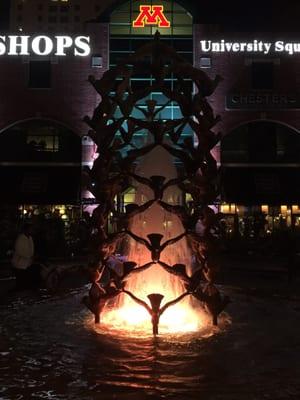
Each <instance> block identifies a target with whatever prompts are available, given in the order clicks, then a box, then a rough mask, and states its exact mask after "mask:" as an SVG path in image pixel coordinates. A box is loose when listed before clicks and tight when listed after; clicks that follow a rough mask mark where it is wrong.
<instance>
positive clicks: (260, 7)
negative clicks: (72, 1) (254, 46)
mask: <svg viewBox="0 0 300 400" xmlns="http://www.w3.org/2000/svg"><path fill="white" fill-rule="evenodd" d="M158 2H159V0H158ZM178 2H179V3H180V4H181V5H182V6H186V8H187V9H190V10H191V12H192V14H193V15H194V19H195V22H199V23H221V24H224V25H226V26H227V28H228V30H232V31H234V30H236V31H243V30H244V31H245V30H246V31H259V30H262V31H263V30H265V31H292V32H296V33H298V34H299V31H300V29H299V19H300V1H299V0H284V1H281V2H277V1H276V0H178ZM9 3H10V0H0V31H3V30H5V29H7V28H8V21H9ZM115 3H117V2H115ZM277 3H278V4H277Z"/></svg>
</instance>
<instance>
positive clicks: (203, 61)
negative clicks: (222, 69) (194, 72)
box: [200, 57, 211, 68]
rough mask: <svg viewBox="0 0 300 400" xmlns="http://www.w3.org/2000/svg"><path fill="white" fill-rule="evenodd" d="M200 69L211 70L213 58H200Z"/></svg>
mask: <svg viewBox="0 0 300 400" xmlns="http://www.w3.org/2000/svg"><path fill="white" fill-rule="evenodd" d="M200 68H211V58H210V57H201V58H200Z"/></svg>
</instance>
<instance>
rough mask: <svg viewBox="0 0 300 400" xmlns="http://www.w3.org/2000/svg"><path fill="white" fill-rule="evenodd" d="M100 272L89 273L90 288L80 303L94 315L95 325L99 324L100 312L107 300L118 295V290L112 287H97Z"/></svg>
mask: <svg viewBox="0 0 300 400" xmlns="http://www.w3.org/2000/svg"><path fill="white" fill-rule="evenodd" d="M102 272H103V268H102V270H101V271H99V270H98V269H97V270H92V271H90V280H91V282H92V286H91V288H90V290H89V295H88V296H84V297H83V298H82V301H81V302H82V303H83V304H84V305H85V306H86V307H87V308H88V309H89V310H90V311H91V312H92V313H93V314H94V316H95V324H99V323H100V316H101V312H102V311H103V309H104V306H105V304H106V302H107V300H109V299H111V298H113V297H116V296H117V295H118V294H119V293H120V290H119V289H117V288H116V287H114V286H110V285H108V286H107V287H106V288H103V287H102V286H100V285H99V283H98V282H99V281H100V279H101V276H102Z"/></svg>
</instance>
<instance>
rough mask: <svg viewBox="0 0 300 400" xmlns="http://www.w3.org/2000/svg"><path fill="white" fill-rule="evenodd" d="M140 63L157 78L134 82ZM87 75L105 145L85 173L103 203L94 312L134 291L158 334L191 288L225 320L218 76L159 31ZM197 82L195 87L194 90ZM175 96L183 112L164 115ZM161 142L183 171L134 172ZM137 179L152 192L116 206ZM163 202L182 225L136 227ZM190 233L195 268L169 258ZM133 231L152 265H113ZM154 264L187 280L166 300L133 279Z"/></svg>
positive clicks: (96, 220) (97, 213)
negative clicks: (216, 151)
mask: <svg viewBox="0 0 300 400" xmlns="http://www.w3.org/2000/svg"><path fill="white" fill-rule="evenodd" d="M141 71H143V74H149V75H150V76H152V80H151V84H150V85H149V86H145V87H143V88H137V89H135V88H133V87H132V85H131V77H133V76H134V75H136V74H138V73H140V72H141ZM171 75H172V76H173V77H174V78H175V81H176V86H174V87H173V88H170V86H169V85H167V84H166V78H167V77H168V76H171ZM89 81H90V82H91V84H92V85H93V86H94V88H95V89H96V91H97V92H98V94H99V95H100V96H101V101H100V104H99V105H98V107H97V108H96V109H95V111H94V114H93V117H92V118H89V117H85V121H86V123H87V124H88V125H89V126H90V128H91V130H90V131H89V136H90V137H91V138H92V139H93V141H94V142H95V144H96V145H97V147H98V152H99V157H98V158H97V159H96V160H95V162H94V165H93V167H92V168H91V169H90V170H89V169H87V170H85V175H86V176H85V178H86V182H87V189H88V190H89V191H90V192H91V193H92V194H93V195H94V196H95V198H96V200H97V202H98V203H99V206H97V208H96V209H95V210H94V212H93V216H92V221H93V230H92V234H91V254H92V257H91V259H90V268H91V281H92V287H91V289H90V292H89V295H88V296H86V297H85V298H84V299H83V302H84V303H85V304H86V306H87V307H88V308H89V310H90V311H91V312H92V313H93V314H94V315H95V322H96V323H99V322H100V314H101V312H102V311H103V309H104V306H105V304H106V303H107V302H108V301H109V299H111V298H117V297H118V296H119V295H120V294H121V293H123V295H124V294H126V295H127V296H129V297H130V298H132V299H133V300H134V301H135V302H137V303H138V304H139V305H141V306H142V307H144V308H145V309H146V310H147V312H148V313H149V314H150V316H151V321H152V327H153V334H154V335H156V334H158V325H159V319H160V316H161V315H162V314H163V313H164V312H165V311H166V309H167V308H169V307H171V306H173V305H174V304H176V303H178V302H179V301H181V300H182V299H183V298H184V297H186V296H188V295H191V296H192V298H194V299H197V301H200V302H201V303H203V304H204V305H205V306H206V309H207V310H208V312H209V313H210V314H211V316H212V321H213V324H214V325H217V317H218V315H219V313H220V312H221V311H222V310H223V309H224V308H225V306H226V304H227V303H228V302H229V299H228V298H227V297H226V296H225V297H223V296H222V295H221V294H220V292H219V290H218V289H217V287H216V286H215V284H214V282H215V279H216V273H217V271H218V263H217V261H216V259H215V254H216V252H217V249H218V238H217V237H216V235H215V233H214V232H215V228H216V224H217V218H216V215H215V213H214V211H213V210H212V208H210V207H209V206H208V205H209V204H213V203H214V201H215V199H216V197H217V194H218V169H217V164H216V161H215V159H214V157H213V156H212V154H211V150H212V149H213V147H214V146H215V145H216V144H217V142H218V141H219V140H220V134H219V133H218V134H216V133H214V132H213V131H212V130H211V129H212V128H213V127H214V126H215V125H216V124H217V122H218V121H219V117H215V116H214V113H213V110H212V108H211V106H210V104H209V102H208V101H207V99H206V97H207V96H210V95H211V94H212V93H213V92H214V90H215V88H216V86H217V84H218V82H219V81H220V77H219V76H217V77H216V78H215V80H211V79H210V78H209V77H208V76H207V75H206V74H205V73H204V72H203V71H202V70H200V69H197V68H195V67H193V66H192V65H191V64H189V63H187V62H186V61H185V60H184V59H183V58H182V57H181V56H180V55H178V54H177V53H176V52H175V50H174V49H173V48H171V47H170V46H168V45H166V44H164V43H163V41H161V40H160V36H159V33H156V35H155V37H154V40H153V41H152V42H150V43H147V44H145V45H144V46H142V47H141V48H140V49H139V50H137V51H136V52H135V53H134V54H132V55H131V56H130V57H129V58H127V59H126V60H124V61H122V62H120V63H119V64H118V65H117V66H116V67H114V68H111V69H110V70H108V71H107V72H105V73H104V74H103V76H102V78H101V79H99V80H97V79H95V78H94V77H93V76H90V77H89ZM191 83H192V84H193V85H194V87H195V89H196V93H194V94H193V93H192V90H191V87H192V86H191ZM153 92H160V93H162V95H163V97H164V98H165V99H166V101H165V103H164V104H159V105H158V102H157V101H156V100H153V99H152V98H151V94H152V93H153ZM145 98H146V105H147V107H146V108H143V107H141V106H140V105H139V102H140V101H141V100H142V99H145ZM172 103H175V104H177V105H178V106H179V108H180V111H181V114H182V116H181V118H179V119H175V120H165V119H163V118H161V114H162V113H163V111H164V109H165V107H167V106H168V105H170V104H172ZM133 112H134V115H136V114H137V113H140V115H141V118H136V117H134V116H133ZM186 130H189V131H190V132H191V133H193V134H194V136H195V137H196V139H197V140H196V144H194V141H193V140H192V139H191V138H188V139H183V132H184V131H186ZM138 132H146V133H147V134H148V137H149V138H150V140H148V143H146V144H145V145H144V146H141V147H137V146H136V144H135V141H134V137H135V134H136V133H138ZM158 147H160V148H161V149H163V151H165V152H166V153H167V154H169V156H170V157H173V158H175V159H177V161H178V163H179V165H180V167H179V168H178V171H177V177H176V176H175V177H173V178H172V179H168V180H167V178H166V177H165V176H163V175H152V176H150V177H144V176H141V174H140V175H138V174H137V173H136V166H137V165H138V164H139V159H140V158H141V157H144V156H146V155H148V154H149V153H150V152H152V151H154V150H155V149H157V148H158ZM153 162H158V163H159V160H155V159H154V160H153ZM162 172H163V171H162ZM137 183H138V184H140V185H144V186H146V187H148V188H149V190H148V193H149V194H150V197H151V196H152V198H148V199H147V201H144V202H142V203H140V204H135V203H132V204H129V205H127V206H126V207H125V208H124V209H117V208H118V207H117V204H116V203H115V199H116V196H118V195H120V194H121V193H124V191H125V190H127V189H128V188H130V187H131V186H132V185H134V184H137ZM171 186H177V187H178V188H179V189H180V190H181V191H182V193H183V194H186V193H188V194H190V197H191V199H192V202H191V203H190V204H188V205H187V204H185V202H184V201H183V202H182V204H175V205H174V204H169V202H166V201H165V199H164V195H165V192H166V191H167V189H168V188H170V187H171ZM151 194H152V195H151ZM155 205H156V206H159V207H160V208H161V209H162V210H164V212H167V213H169V214H171V215H174V216H176V218H179V221H180V223H181V224H182V227H183V229H184V231H183V232H182V233H179V232H177V233H178V234H177V235H175V236H173V237H170V238H168V239H167V240H164V235H162V234H161V233H157V232H154V233H153V232H151V233H150V234H148V235H146V236H147V239H146V238H145V237H142V236H140V235H137V234H136V233H134V232H133V231H132V227H131V225H130V224H131V221H132V219H133V218H134V217H135V218H136V217H137V216H138V215H139V214H142V213H144V212H146V211H147V210H148V209H149V208H151V207H153V206H155ZM110 216H112V217H113V218H114V220H115V221H116V224H115V226H116V228H117V229H116V231H115V232H113V233H108V232H107V222H108V218H109V217H110ZM199 222H200V223H201V225H202V230H200V232H199V231H198V230H197V224H198V223H199ZM183 238H184V240H186V241H187V243H188V244H189V247H190V249H191V251H192V253H193V254H194V259H195V260H196V265H194V266H193V268H191V266H190V265H189V266H188V267H189V268H187V266H186V265H185V264H184V263H178V262H177V263H175V264H174V265H169V264H168V263H167V262H165V260H162V259H161V255H162V253H164V251H165V249H166V248H168V247H169V246H171V245H173V244H174V243H178V242H179V241H181V240H182V239H183ZM132 239H133V240H134V241H136V243H138V244H139V245H142V247H143V246H144V248H145V251H146V253H147V254H149V256H150V257H149V261H148V262H146V263H142V264H144V265H137V263H136V262H135V260H132V261H131V260H129V261H126V262H123V263H121V261H119V263H121V264H122V265H121V271H116V270H114V269H113V268H111V267H109V266H108V265H109V262H110V260H111V257H113V256H114V255H115V254H116V253H117V251H119V250H120V248H123V252H125V253H126V252H127V253H128V249H127V250H126V248H125V246H126V245H127V247H128V240H131V241H132ZM147 250H148V252H147ZM154 265H158V266H160V267H161V268H162V269H163V270H164V271H166V272H167V273H168V274H170V275H171V276H173V277H174V278H176V279H177V280H178V281H179V283H180V285H181V286H182V288H183V289H184V290H185V291H184V292H183V293H181V294H180V295H179V296H177V297H175V296H174V299H171V300H170V301H168V302H166V303H165V305H164V306H162V307H161V306H160V304H161V302H162V299H163V298H164V297H165V296H164V293H148V294H147V297H148V299H149V301H150V304H148V303H147V302H146V301H144V300H142V299H140V298H139V297H138V296H137V295H136V294H135V293H133V292H132V291H131V290H129V289H128V288H127V283H128V282H130V279H132V278H131V277H132V276H133V274H142V273H143V272H144V271H146V270H148V271H149V269H151V268H153V266H154ZM188 269H189V270H191V273H188ZM104 271H108V272H109V278H108V282H106V283H105V284H101V283H100V284H99V281H100V282H101V274H102V273H103V272H104Z"/></svg>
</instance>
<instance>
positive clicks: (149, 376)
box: [0, 288, 300, 400]
mask: <svg viewBox="0 0 300 400" xmlns="http://www.w3.org/2000/svg"><path fill="white" fill-rule="evenodd" d="M85 291H86V288H84V289H83V290H79V289H78V290H76V291H71V292H69V293H67V294H65V295H64V296H57V297H54V298H53V297H52V298H50V297H47V296H46V295H45V296H43V295H41V294H40V295H38V296H36V297H35V298H34V299H32V297H30V296H29V297H26V296H24V297H22V298H21V299H19V300H16V299H15V300H14V301H12V302H11V303H10V304H9V305H6V306H4V305H3V306H1V308H0V318H1V328H0V329H1V331H0V334H1V340H0V399H1V400H14V399H24V400H27V399H31V398H32V399H82V400H88V399H101V400H102V399H121V400H122V399H137V400H143V399H164V398H166V399H178V400H181V399H196V398H197V399H202V398H203V399H205V400H207V399H224V400H225V399H226V400H235V399H239V400H240V399H242V400H244V399H245V400H248V399H249V400H250V399H252V400H254V399H264V398H268V397H263V394H268V393H271V392H272V393H273V396H272V399H281V398H282V399H289V398H295V399H296V398H298V399H299V393H300V387H299V383H298V379H297V378H296V376H297V373H299V366H298V365H299V363H298V358H297V356H296V354H294V358H293V357H291V354H290V350H289V346H288V344H290V343H291V341H292V342H293V343H294V349H295V348H297V346H298V350H299V339H298V337H299V335H298V336H294V335H289V334H288V333H287V331H286V330H284V331H283V330H282V332H280V333H281V335H284V339H283V338H282V336H281V337H277V336H274V335H273V336H272V335H271V331H270V329H271V328H270V321H274V319H273V318H269V320H268V315H266V308H267V309H268V310H269V313H271V314H272V313H273V311H274V310H275V308H277V306H276V307H275V306H273V308H272V306H270V305H268V307H264V305H263V303H262V302H259V301H258V302H257V303H253V304H251V309H250V310H251V311H250V312H249V308H248V307H249V304H247V303H246V302H245V301H244V302H243V299H239V301H238V302H237V304H239V306H238V307H237V308H236V309H234V308H233V309H232V310H230V312H231V313H234V315H235V321H234V323H233V324H230V320H229V317H223V319H222V324H221V328H220V329H218V330H215V331H214V330H213V328H210V327H207V326H206V327H204V328H203V329H202V330H200V331H199V332H196V333H190V334H184V335H180V334H178V335H161V336H159V337H157V338H153V337H152V336H151V335H147V334H145V333H144V334H141V333H138V332H137V333H135V334H134V335H131V336H130V337H128V332H124V331H123V332H122V331H111V330H110V329H109V328H108V327H102V328H100V329H99V328H97V329H95V328H94V325H93V323H92V318H91V317H90V316H89V315H88V313H87V312H86V311H85V310H84V309H83V307H82V306H81V304H80V299H81V297H82V294H83V293H85ZM233 297H234V294H233ZM281 307H282V306H281ZM296 312H297V311H294V310H293V309H292V308H291V307H290V308H288V307H286V309H285V313H286V315H287V317H286V319H287V321H286V323H291V321H290V320H289V319H291V320H292V318H294V316H295V315H294V314H293V313H296ZM255 315H256V317H255ZM258 317H259V318H261V321H262V322H261V324H260V325H259V326H260V329H257V326H258V325H257V321H256V324H254V323H251V320H252V319H254V318H256V319H257V318H258ZM262 324H263V326H262ZM294 333H295V332H294ZM266 338H267V339H268V340H266ZM276 338H277V339H276ZM293 353H294V352H293ZM297 354H298V353H297ZM287 365H288V366H289V368H293V372H294V375H291V374H290V373H289V374H288V373H287V370H286V368H287ZM284 368H285V369H284ZM282 382H284V384H282ZM297 385H298V386H297ZM298 390H299V391H298ZM280 393H281V394H282V396H281V397H280V396H279V394H280ZM287 393H289V394H288V395H287ZM283 395H285V396H286V397H284V396H283ZM296 395H297V397H293V396H296Z"/></svg>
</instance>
